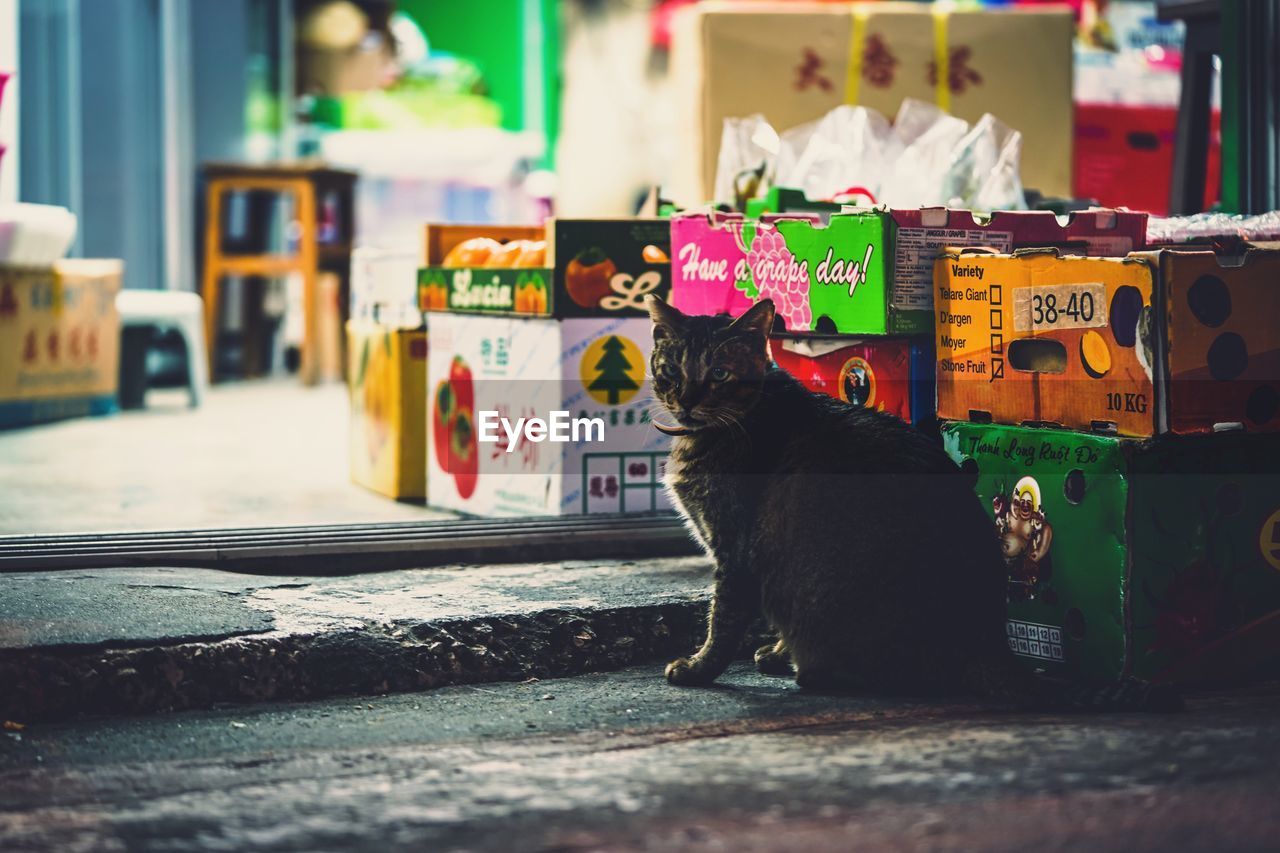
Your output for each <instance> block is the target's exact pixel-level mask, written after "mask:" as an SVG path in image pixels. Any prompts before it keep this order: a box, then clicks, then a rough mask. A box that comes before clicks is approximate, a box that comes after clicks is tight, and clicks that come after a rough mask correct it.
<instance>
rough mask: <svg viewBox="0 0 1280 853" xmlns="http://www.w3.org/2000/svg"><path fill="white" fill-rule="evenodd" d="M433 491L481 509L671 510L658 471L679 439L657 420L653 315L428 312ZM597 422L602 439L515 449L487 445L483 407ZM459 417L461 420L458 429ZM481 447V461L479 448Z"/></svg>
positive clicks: (436, 498) (433, 496) (516, 512)
mask: <svg viewBox="0 0 1280 853" xmlns="http://www.w3.org/2000/svg"><path fill="white" fill-rule="evenodd" d="M428 331H429V334H428V336H427V337H428V356H427V394H428V412H427V421H428V423H427V433H428V435H427V443H428V448H427V494H428V495H429V496H430V497H429V500H430V502H431V504H432V505H434V506H439V507H442V508H445V509H453V510H459V511H462V512H467V513H471V514H474V515H481V516H522V515H576V514H582V513H598V512H648V511H652V510H661V509H669V508H670V504H669V503H668V502H667V497H666V493H665V492H664V491H663V489H662V484H661V478H662V473H663V470H664V466H665V462H666V456H667V451H668V448H669V442H670V440H669V439H668V438H667V437H666V436H664V435H663V434H662V433H660V432H658V431H657V430H656V429H655V428H654V427H653V425H652V423H651V420H650V409H651V398H650V390H649V384H648V382H647V381H646V379H645V373H646V368H647V365H648V360H649V353H650V350H651V348H652V338H651V331H650V323H649V320H648V319H647V318H634V317H633V318H591V319H571V320H553V319H530V318H514V317H485V316H468V315H459V314H447V313H434V312H433V313H431V314H429V315H428ZM486 411H489V412H497V413H499V416H500V417H504V418H507V419H508V420H509V421H510V422H512V423H514V422H515V421H516V420H517V419H518V418H520V417H537V418H541V419H543V420H547V419H548V418H550V416H551V413H552V412H554V411H563V412H568V413H569V416H570V417H571V418H575V419H576V418H590V419H595V418H599V419H600V420H601V421H602V422H603V430H602V436H601V440H599V441H587V440H585V432H586V431H585V430H583V431H581V432H580V434H579V440H578V441H576V442H572V441H571V442H565V443H553V442H551V441H549V440H547V441H541V442H535V441H532V440H529V439H528V438H527V437H521V438H519V439H517V441H516V442H515V443H514V448H513V449H511V450H510V451H508V444H509V443H510V442H508V440H507V439H506V437H505V433H504V432H503V431H502V430H501V428H499V430H498V434H499V436H500V439H499V441H497V442H495V443H481V442H480V441H478V426H477V425H476V424H477V422H478V420H479V418H480V414H479V413H483V412H486ZM459 424H462V425H461V426H459ZM473 453H474V454H475V455H474V457H473V456H472V454H473Z"/></svg>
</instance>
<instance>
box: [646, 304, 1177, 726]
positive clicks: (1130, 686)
mask: <svg viewBox="0 0 1280 853" xmlns="http://www.w3.org/2000/svg"><path fill="white" fill-rule="evenodd" d="M648 307H649V311H650V314H651V316H652V318H653V322H654V327H653V336H654V348H653V355H652V358H651V363H650V368H651V376H652V382H653V392H654V396H655V397H656V399H657V400H658V401H659V402H660V403H661V404H662V405H663V406H664V407H665V408H666V411H667V417H666V420H668V421H669V423H668V424H658V428H659V429H662V430H663V431H664V432H668V433H670V434H672V435H674V436H675V438H674V441H673V442H672V450H671V456H670V460H669V462H668V465H667V473H666V484H667V489H668V491H669V493H670V494H671V496H672V499H673V502H674V503H675V505H676V506H677V508H678V509H679V510H680V512H681V513H682V514H683V516H684V517H685V519H686V520H687V522H688V525H689V528H690V530H691V532H692V533H693V535H694V536H695V537H696V538H697V539H698V541H699V542H700V543H701V544H702V546H703V547H704V548H705V550H706V552H707V554H708V555H709V556H711V557H712V559H713V560H714V562H715V589H714V595H713V600H712V606H711V612H710V615H709V617H708V628H707V638H706V641H705V642H704V643H703V645H702V648H701V649H699V650H698V651H697V652H696V653H695V654H693V655H692V656H690V657H688V658H681V659H679V660H676V661H674V662H672V663H671V664H670V665H669V666H668V667H667V671H666V676H667V679H668V680H669V681H670V682H671V683H672V684H676V685H686V686H692V685H706V684H710V683H711V682H712V681H714V680H715V679H716V678H717V677H718V676H719V675H720V674H721V673H723V672H724V670H725V668H726V667H727V666H728V665H729V663H730V662H731V661H732V660H733V658H734V657H735V656H736V653H737V651H738V649H739V647H740V646H741V644H742V642H743V640H744V637H745V636H746V634H747V631H748V629H749V627H750V625H751V624H752V623H753V622H754V621H755V620H756V619H757V618H758V617H760V616H763V617H764V619H765V620H766V621H767V623H768V624H769V626H770V627H771V628H772V629H773V630H774V631H775V632H776V633H777V636H778V638H779V639H778V641H777V642H776V643H775V644H772V645H766V646H764V647H762V648H761V649H760V650H759V651H757V652H756V664H757V667H758V668H759V670H760V671H761V672H764V673H766V674H771V675H790V674H791V673H792V672H794V674H795V678H796V681H797V683H798V684H799V685H800V686H802V687H805V688H812V689H819V690H823V691H864V692H876V693H884V694H897V695H948V694H953V695H973V696H978V697H981V698H984V699H993V700H996V701H1000V702H1005V703H1009V704H1014V705H1017V706H1021V707H1035V708H1063V709H1070V708H1079V709H1098V710H1104V709H1106V710H1126V709H1151V710H1157V709H1167V708H1172V707H1176V706H1177V704H1178V699H1177V696H1176V695H1175V694H1173V693H1172V692H1170V691H1167V690H1158V689H1155V688H1152V687H1150V686H1149V685H1146V684H1143V683H1141V682H1136V681H1125V682H1121V683H1117V684H1114V685H1108V686H1105V687H1102V688H1078V687H1073V688H1068V687H1065V686H1064V685H1062V684H1059V683H1056V682H1050V681H1047V680H1044V679H1040V678H1038V677H1036V676H1035V675H1033V674H1032V673H1030V672H1029V671H1027V670H1025V669H1024V668H1023V667H1022V666H1021V665H1020V664H1019V663H1018V662H1017V661H1016V659H1015V658H1014V656H1013V654H1012V653H1011V652H1010V651H1009V648H1008V646H1007V641H1006V636H1005V587H1006V577H1005V570H1004V563H1003V560H1002V557H1001V553H1000V550H999V546H998V543H997V539H996V537H995V534H994V531H993V528H992V524H991V521H990V519H989V518H988V517H987V516H986V513H985V512H984V511H983V509H982V507H981V505H980V503H979V501H978V498H977V496H976V495H975V493H974V490H973V485H974V483H973V479H972V477H970V476H968V475H966V474H964V473H962V472H961V471H960V469H959V468H958V467H957V466H956V465H955V463H953V462H952V461H951V459H950V458H949V457H948V456H947V455H946V453H945V452H944V451H943V450H942V448H941V446H940V445H939V444H937V443H936V442H935V441H932V440H930V439H929V438H927V437H925V436H924V435H922V434H921V433H919V432H917V431H916V430H915V429H913V428H912V427H910V426H909V425H907V424H905V423H904V422H903V421H901V420H899V419H898V418H896V417H893V416H892V415H888V414H885V413H882V412H876V411H871V410H868V409H863V408H858V407H855V406H851V405H849V404H847V403H844V402H841V401H839V400H836V399H834V398H831V397H828V396H826V395H823V394H817V393H814V392H810V391H807V390H806V389H804V388H803V387H802V386H801V385H800V383H799V382H797V381H796V380H794V379H793V378H791V377H790V376H789V375H788V374H787V373H786V372H784V371H783V370H781V369H779V368H778V367H777V366H776V365H774V364H773V363H772V360H771V359H770V357H769V351H768V334H769V331H770V329H771V328H772V326H773V319H774V310H773V305H772V303H771V302H769V301H767V300H766V301H763V302H760V303H758V304H756V305H755V306H753V307H752V308H751V309H750V310H748V311H747V312H746V313H745V314H743V315H742V316H741V317H739V318H738V319H737V320H730V319H729V318H728V317H725V316H714V317H701V316H686V315H684V314H681V313H680V312H679V311H677V310H676V309H674V308H672V307H670V306H669V305H666V304H665V303H663V302H661V301H660V300H658V299H656V298H653V297H650V298H649V301H648Z"/></svg>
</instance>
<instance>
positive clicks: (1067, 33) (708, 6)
mask: <svg viewBox="0 0 1280 853" xmlns="http://www.w3.org/2000/svg"><path fill="white" fill-rule="evenodd" d="M1073 35H1074V22H1073V20H1072V16H1071V12H1070V10H1068V9H1066V8H1065V7H1059V8H1049V9H1017V10H1012V9H990V8H975V7H968V8H964V9H953V10H950V11H946V12H944V11H943V10H942V9H941V8H940V7H938V6H934V5H931V4H917V3H855V4H844V3H798V2H797V3H777V2H772V3H770V2H760V3H733V4H730V3H717V2H704V3H698V4H697V5H696V6H694V7H692V8H691V9H689V10H687V11H682V12H681V13H680V14H679V15H677V17H676V20H675V23H674V28H673V33H672V37H673V42H672V57H671V70H672V82H673V86H672V90H673V91H674V92H675V93H677V96H678V97H679V99H680V100H679V102H678V104H677V110H678V113H677V119H678V121H677V126H678V127H679V128H680V136H679V137H678V138H677V140H676V149H675V158H674V161H675V169H676V171H675V172H674V173H673V181H672V184H671V186H670V187H669V190H670V191H671V193H672V197H673V198H674V199H675V200H676V201H677V202H679V203H681V204H683V205H685V206H691V205H696V204H702V203H703V202H705V201H707V200H708V199H710V198H711V194H712V190H713V184H714V179H715V168H716V159H717V155H718V153H719V149H720V135H721V130H722V128H723V125H724V120H725V119H726V118H736V117H741V116H749V115H752V114H755V113H762V114H764V116H765V118H767V119H768V120H769V122H770V123H771V124H772V125H773V126H774V127H775V128H777V129H778V131H779V132H781V131H783V130H786V129H789V128H792V127H795V126H797V125H800V124H804V123H805V122H809V121H813V120H815V119H817V118H820V117H821V116H823V115H825V114H826V113H827V112H828V111H829V110H831V109H832V108H833V107H835V106H838V105H839V104H845V103H848V104H863V105H865V106H868V107H872V108H874V109H876V110H879V111H880V112H882V113H884V114H885V115H886V116H889V117H892V116H894V115H895V114H896V112H897V110H898V107H899V106H900V105H901V103H902V100H903V99H904V98H909V97H910V98H920V99H923V100H928V101H932V102H934V103H936V104H938V105H939V106H940V107H942V108H943V109H945V110H947V111H949V112H951V113H952V114H954V115H957V116H959V117H960V118H963V119H966V120H968V121H970V122H973V121H976V120H977V119H978V118H980V117H981V116H982V114H983V113H987V112H990V113H993V114H995V116H996V117H997V118H999V119H1000V120H1001V121H1003V122H1004V123H1006V124H1007V125H1009V126H1010V127H1012V128H1014V129H1016V130H1018V131H1020V132H1021V133H1022V135H1023V150H1024V152H1026V153H1025V155H1024V157H1023V161H1022V180H1023V183H1024V185H1026V186H1027V187H1031V188H1035V189H1039V190H1041V191H1042V192H1044V193H1045V194H1046V195H1060V196H1070V194H1071V139H1072V112H1071V86H1072V47H1071V42H1072V37H1073Z"/></svg>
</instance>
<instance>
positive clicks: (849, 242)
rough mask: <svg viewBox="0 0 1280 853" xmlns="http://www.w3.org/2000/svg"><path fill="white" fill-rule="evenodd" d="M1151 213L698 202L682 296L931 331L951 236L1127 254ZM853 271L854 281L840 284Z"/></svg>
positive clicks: (877, 330)
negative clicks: (764, 300)
mask: <svg viewBox="0 0 1280 853" xmlns="http://www.w3.org/2000/svg"><path fill="white" fill-rule="evenodd" d="M776 198H782V196H776ZM801 198H803V197H801ZM793 201H794V199H793ZM820 207H821V205H819V208H820ZM1146 224H1147V215H1146V214H1145V213H1133V212H1130V211H1121V210H1090V211H1082V212H1079V213H1075V214H1071V215H1069V216H1066V217H1063V218H1061V219H1060V218H1059V217H1057V216H1055V215H1054V214H1052V213H1050V212H1049V211H997V212H995V213H993V214H991V215H990V216H986V217H978V216H975V214H973V213H971V212H969V211H967V210H948V209H947V208H942V207H931V208H916V209H909V210H883V209H870V210H868V209H859V208H844V209H842V210H838V211H836V212H832V211H830V210H822V209H811V210H807V211H797V210H787V211H784V212H781V213H778V214H775V215H766V216H763V217H761V218H760V219H758V220H755V219H751V218H744V217H742V216H739V215H737V214H721V213H712V214H706V213H688V214H682V215H678V216H675V217H673V218H672V220H671V251H672V253H673V254H672V258H673V259H674V260H673V263H672V267H671V278H672V300H673V303H674V304H675V305H676V307H678V308H680V309H681V310H683V311H687V312H692V313H703V314H714V313H719V312H726V313H729V314H731V315H733V316H738V315H740V314H741V313H742V312H743V311H746V310H747V308H748V307H750V306H751V304H752V303H753V302H754V301H755V300H756V299H758V298H761V296H762V295H763V296H769V297H771V298H772V299H773V300H774V303H775V305H777V307H778V311H779V316H781V317H782V319H783V322H784V323H786V326H787V330H788V331H790V332H804V331H826V332H841V333H845V334H886V333H887V334H915V333H926V334H927V333H928V332H930V331H932V329H933V262H934V260H935V259H936V258H937V257H938V255H939V254H941V253H942V252H943V251H945V249H946V248H948V247H952V246H955V247H966V246H983V247H990V248H993V249H996V250H999V251H1005V252H1008V251H1012V250H1014V249H1021V248H1031V247H1058V248H1061V249H1064V250H1068V251H1074V252H1078V253H1081V254H1087V255H1117V254H1118V255H1125V254H1128V253H1129V252H1131V251H1133V250H1135V249H1141V248H1142V247H1143V245H1144V240H1145V234H1146ZM804 273H807V276H806V275H804ZM841 281H844V282H845V284H846V288H845V289H844V290H842V289H841V288H839V287H833V286H832V285H833V284H839V283H840V282H841ZM686 306H687V307H686ZM824 318H825V319H824Z"/></svg>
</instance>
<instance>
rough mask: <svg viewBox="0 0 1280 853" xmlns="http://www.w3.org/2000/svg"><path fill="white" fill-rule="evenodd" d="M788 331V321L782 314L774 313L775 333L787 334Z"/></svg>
mask: <svg viewBox="0 0 1280 853" xmlns="http://www.w3.org/2000/svg"><path fill="white" fill-rule="evenodd" d="M786 333H787V321H786V320H784V319H782V315H781V314H774V315H773V334H775V335H785V334H786Z"/></svg>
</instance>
